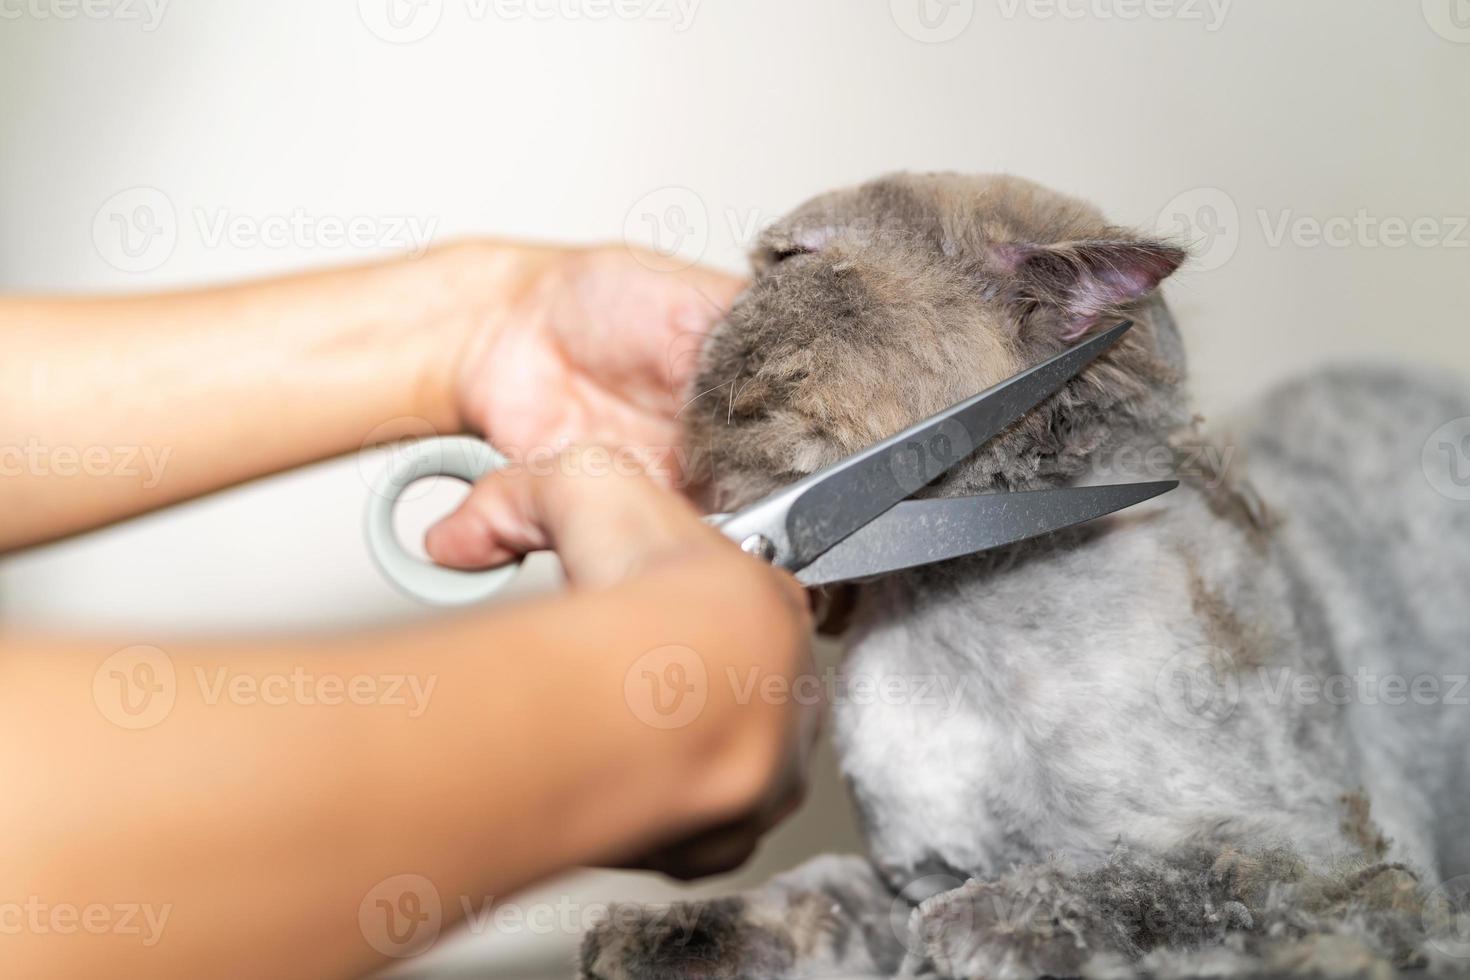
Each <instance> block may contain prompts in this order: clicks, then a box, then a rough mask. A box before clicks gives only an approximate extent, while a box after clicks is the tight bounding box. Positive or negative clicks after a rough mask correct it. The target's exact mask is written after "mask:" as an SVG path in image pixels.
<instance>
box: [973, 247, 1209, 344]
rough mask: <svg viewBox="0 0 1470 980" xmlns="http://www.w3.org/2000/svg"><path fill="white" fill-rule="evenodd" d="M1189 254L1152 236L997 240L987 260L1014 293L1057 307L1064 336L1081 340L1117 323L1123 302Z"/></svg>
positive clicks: (1149, 288) (1140, 295)
mask: <svg viewBox="0 0 1470 980" xmlns="http://www.w3.org/2000/svg"><path fill="white" fill-rule="evenodd" d="M1185 254H1186V253H1185V252H1184V250H1183V249H1181V248H1178V247H1177V246H1174V245H1170V244H1168V243H1167V242H1152V241H1126V240H1097V241H1078V242H1063V243H1062V244H1059V245H1027V244H1022V243H1016V242H994V243H992V244H991V245H990V246H989V248H988V253H987V260H988V264H989V266H990V267H991V269H992V271H993V272H995V273H997V274H999V275H1000V277H1001V280H1002V282H1004V283H1005V284H1006V286H1007V287H1008V288H1007V289H1006V290H1005V291H1006V292H1007V293H1009V294H1010V295H1011V297H1012V298H1014V299H1016V300H1018V301H1020V302H1022V303H1025V304H1027V305H1028V306H1033V307H1037V306H1039V307H1043V308H1046V309H1049V310H1052V311H1054V312H1055V313H1056V314H1058V316H1059V317H1060V320H1061V323H1062V337H1063V339H1066V340H1076V339H1078V338H1079V337H1082V336H1084V335H1086V334H1087V333H1088V332H1089V331H1091V330H1094V329H1096V328H1098V327H1101V326H1105V325H1106V324H1108V323H1109V322H1111V320H1112V319H1114V318H1115V315H1116V311H1117V309H1118V308H1119V307H1123V306H1127V305H1128V304H1130V303H1133V302H1135V301H1137V300H1140V299H1143V298H1144V297H1145V296H1147V295H1148V294H1149V293H1151V292H1153V291H1154V290H1155V289H1157V288H1158V285H1159V283H1161V282H1163V281H1164V280H1165V279H1166V278H1168V276H1169V274H1170V273H1172V272H1173V271H1174V270H1175V269H1177V268H1179V265H1180V263H1182V262H1183V261H1184V259H1185Z"/></svg>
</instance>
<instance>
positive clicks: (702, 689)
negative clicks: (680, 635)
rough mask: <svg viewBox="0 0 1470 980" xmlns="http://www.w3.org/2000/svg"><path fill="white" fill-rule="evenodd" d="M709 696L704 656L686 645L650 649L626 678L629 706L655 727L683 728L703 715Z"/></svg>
mask: <svg viewBox="0 0 1470 980" xmlns="http://www.w3.org/2000/svg"><path fill="white" fill-rule="evenodd" d="M708 695H709V678H708V674H707V672H706V670H705V666H704V659H703V658H702V657H700V655H699V654H697V653H695V652H694V651H693V650H691V649H689V648H688V647H685V646H664V647H658V648H656V649H653V650H650V651H648V652H647V653H645V654H644V655H643V656H641V657H639V658H638V659H637V660H635V661H633V666H631V667H629V668H628V673H627V674H626V675H624V678H623V698H624V700H626V701H627V703H628V707H629V708H630V709H632V712H633V714H634V716H636V717H637V718H638V720H639V721H641V722H643V723H644V724H645V725H649V726H651V727H653V728H663V729H670V728H683V727H684V726H685V725H687V724H689V723H690V722H692V721H694V719H696V718H698V717H699V713H700V712H701V711H703V710H704V704H705V700H706V699H707V697H708Z"/></svg>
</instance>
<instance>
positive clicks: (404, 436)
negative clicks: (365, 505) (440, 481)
mask: <svg viewBox="0 0 1470 980" xmlns="http://www.w3.org/2000/svg"><path fill="white" fill-rule="evenodd" d="M438 434H439V433H438V431H437V430H435V428H434V426H433V423H431V422H430V421H429V420H428V419H421V418H418V417H417V416H414V415H404V416H401V417H400V418H396V419H389V420H388V421H386V422H383V423H382V424H380V425H376V426H374V427H373V429H372V431H371V432H369V433H368V434H367V436H366V437H365V438H364V439H363V440H362V446H361V448H359V449H358V451H357V473H358V475H359V476H361V477H362V481H363V482H364V483H366V484H367V485H368V487H369V488H370V489H371V490H372V492H373V493H376V494H379V495H380V496H388V497H393V496H394V494H393V493H392V492H391V491H389V490H388V489H385V484H384V481H383V479H382V476H383V474H384V473H385V472H388V471H391V472H393V473H395V474H402V478H403V481H404V482H402V483H395V484H393V486H402V487H403V488H404V490H403V492H402V493H401V494H398V495H397V496H396V499H398V500H417V499H419V498H421V497H423V496H425V495H426V494H428V493H429V492H430V491H431V490H432V489H433V485H432V484H431V483H430V482H429V480H428V478H429V477H431V476H432V475H433V474H435V473H439V472H442V470H443V459H444V455H443V454H444V443H443V442H441V441H439V440H437V439H435V438H434V437H435V436H437V435H438Z"/></svg>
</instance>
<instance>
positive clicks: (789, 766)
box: [426, 450, 820, 878]
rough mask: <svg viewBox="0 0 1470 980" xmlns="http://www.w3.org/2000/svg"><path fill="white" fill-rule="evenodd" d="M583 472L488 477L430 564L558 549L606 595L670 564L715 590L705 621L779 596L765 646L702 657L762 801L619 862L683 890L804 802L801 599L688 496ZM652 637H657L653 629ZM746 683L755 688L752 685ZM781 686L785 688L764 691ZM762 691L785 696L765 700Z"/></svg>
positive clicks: (434, 546) (566, 463)
mask: <svg viewBox="0 0 1470 980" xmlns="http://www.w3.org/2000/svg"><path fill="white" fill-rule="evenodd" d="M589 469H590V468H589V467H588V465H587V460H586V458H585V457H584V454H583V452H582V451H576V450H573V451H569V452H567V453H564V454H562V455H560V456H559V457H558V458H557V461H556V465H555V466H553V467H551V468H550V470H549V471H547V472H543V471H541V470H540V469H537V470H535V471H531V470H528V469H527V468H523V467H516V468H512V469H510V470H506V471H502V472H499V473H496V474H493V475H491V476H489V477H487V478H486V479H484V480H482V481H481V482H480V483H479V484H477V485H476V486H475V488H474V490H473V491H472V492H471V494H470V496H469V497H468V498H466V500H465V501H464V502H463V503H462V504H461V505H460V506H459V508H458V509H457V510H456V511H455V512H454V513H452V514H450V515H449V516H448V517H446V518H444V519H443V520H442V521H440V522H439V523H438V524H437V525H435V526H434V527H433V528H431V529H430V531H429V534H428V538H427V542H426V543H427V547H428V551H429V554H430V556H431V557H432V558H433V559H434V560H435V561H437V562H439V563H441V564H444V565H449V566H452V567H456V568H484V567H486V566H490V565H498V564H502V563H504V562H506V561H509V560H511V559H513V558H515V557H517V556H519V555H522V554H525V553H526V552H528V551H533V550H541V549H552V550H555V551H556V552H557V554H558V555H559V556H560V558H561V561H562V565H563V567H564V568H565V569H566V574H567V578H568V581H569V583H570V585H571V587H572V588H573V589H598V588H605V587H609V586H613V585H616V584H618V583H620V582H622V581H625V580H627V579H630V578H634V577H637V576H640V575H643V574H646V573H648V572H650V571H652V570H654V569H661V570H664V571H667V568H668V566H671V565H673V566H677V567H679V568H680V569H681V570H684V571H685V572H686V573H687V574H688V575H692V576H704V577H706V578H707V579H708V580H709V581H710V582H711V583H715V584H717V585H718V590H717V592H716V594H718V595H720V601H721V608H719V609H711V610H710V615H711V616H720V615H728V614H729V612H730V611H731V610H733V609H739V608H742V607H744V606H747V605H749V601H748V598H747V597H749V596H750V595H751V594H752V593H753V594H756V595H760V594H773V595H774V596H776V597H779V600H780V601H779V602H778V603H775V604H767V605H768V606H769V605H774V608H775V609H777V610H779V612H780V615H777V616H775V617H773V618H770V619H769V621H768V622H764V623H762V624H761V628H760V633H761V635H763V636H764V637H765V638H766V642H765V643H764V644H763V645H762V646H761V647H759V648H756V649H748V650H744V651H740V652H739V653H738V654H737V655H736V656H735V657H733V658H732V657H731V655H730V654H729V653H728V652H727V653H725V654H723V655H722V656H723V657H724V658H725V659H722V660H720V661H719V662H711V661H712V658H711V656H710V654H709V653H708V652H700V656H701V657H702V658H703V659H704V660H705V661H706V662H705V663H704V668H705V677H706V683H707V685H708V688H709V690H708V691H707V692H706V696H707V698H708V704H709V705H711V706H716V707H715V708H714V710H719V708H718V706H720V705H723V706H724V707H725V708H726V709H728V711H729V714H728V722H727V723H728V724H729V726H730V730H731V733H732V736H734V737H735V738H736V739H737V740H738V741H740V742H742V743H744V744H747V745H749V746H750V748H749V758H750V764H751V765H753V766H756V767H759V768H760V770H761V772H762V779H763V785H764V786H765V790H764V792H761V793H759V794H757V798H756V799H755V800H754V801H753V803H752V805H751V806H750V807H749V809H748V811H747V812H745V813H740V814H734V815H727V816H726V817H725V818H723V819H721V820H719V821H717V822H716V823H714V824H713V825H711V826H707V827H701V828H697V829H696V830H695V831H694V833H693V834H692V835H690V836H688V837H687V838H686V839H683V840H677V841H667V842H663V845H662V846H660V847H657V848H655V850H654V852H653V853H651V854H647V855H626V856H625V857H624V863H627V864H628V865H630V866H634V867H646V868H650V869H654V870H659V871H663V872H665V873H667V874H671V875H675V876H676V877H684V878H688V877H697V876H700V875H708V874H715V873H718V872H722V871H727V870H730V869H731V868H734V867H737V866H738V865H740V864H741V863H743V862H744V861H745V859H746V858H747V857H749V856H750V854H751V852H752V851H753V850H754V848H755V846H756V843H757V842H758V840H759V839H760V836H761V835H762V834H764V833H765V832H766V831H767V830H769V829H770V828H771V827H773V826H775V824H776V823H778V822H779V821H780V820H781V819H783V818H784V817H786V816H787V815H788V814H790V813H791V811H792V810H794V809H795V808H796V806H797V804H798V803H799V802H800V800H801V797H802V792H803V789H804V786H805V778H806V771H807V762H808V757H809V755H810V751H811V748H812V744H813V741H814V739H815V736H816V730H817V723H818V719H819V717H820V709H819V706H817V705H813V704H811V703H810V702H809V699H798V698H793V697H790V696H789V692H791V691H792V690H793V685H794V684H795V682H796V680H797V678H799V677H802V676H805V675H808V674H809V672H810V671H811V648H810V632H811V616H810V613H809V610H808V600H807V596H806V593H805V591H804V590H803V589H802V588H801V586H800V585H798V584H797V582H796V580H795V579H793V578H792V577H791V576H790V575H788V574H786V573H785V572H783V571H780V570H777V569H774V568H771V567H770V566H767V565H764V564H762V563H761V562H759V561H758V560H756V559H754V558H752V557H750V556H748V555H745V554H744V553H742V552H741V551H740V550H739V549H738V548H736V547H735V546H734V545H733V544H732V543H731V542H730V541H729V540H728V539H726V538H725V537H724V536H723V535H721V534H719V533H718V532H717V531H715V530H714V529H713V528H711V527H709V526H708V525H707V524H705V523H704V522H703V521H702V520H700V519H699V517H698V515H697V514H696V513H695V511H694V509H693V508H692V507H691V506H690V505H689V503H688V502H686V501H685V500H684V499H683V498H682V497H680V496H677V495H676V494H674V493H671V492H669V491H668V490H665V489H662V488H660V487H659V486H657V485H656V484H655V483H654V482H653V481H651V480H650V479H648V478H647V477H645V476H642V475H628V474H617V473H609V474H607V475H603V476H588V475H585V474H586V473H588V472H589ZM592 471H593V472H597V471H596V470H592ZM649 628H650V629H651V630H653V631H656V630H657V624H656V623H650V624H649ZM663 642H666V643H676V642H677V638H672V637H671V638H664V640H663ZM773 675H774V677H773ZM752 678H757V679H758V681H759V682H758V683H756V684H751V683H750V681H751V679H752ZM773 679H774V680H776V681H779V683H775V684H770V685H768V683H767V682H769V681H771V680H773ZM808 686H809V687H810V685H808ZM768 690H778V691H785V692H788V696H784V697H775V698H772V697H768V696H766V697H763V696H761V692H763V691H768ZM802 700H807V702H808V703H805V704H803V703H799V702H800V701H802ZM705 710H711V709H710V708H709V707H707V708H706V709H705ZM672 734H674V735H676V736H677V732H674V733H672Z"/></svg>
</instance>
